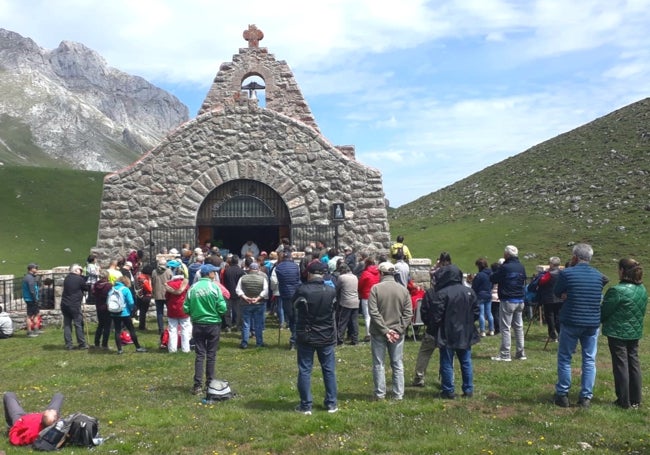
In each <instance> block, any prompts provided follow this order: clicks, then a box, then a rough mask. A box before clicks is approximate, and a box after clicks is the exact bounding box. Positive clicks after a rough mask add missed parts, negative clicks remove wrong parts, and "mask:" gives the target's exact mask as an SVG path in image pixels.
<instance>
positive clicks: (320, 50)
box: [0, 0, 650, 207]
mask: <svg viewBox="0 0 650 455" xmlns="http://www.w3.org/2000/svg"><path fill="white" fill-rule="evenodd" d="M248 24H256V25H257V26H258V28H260V29H261V30H262V31H263V32H264V34H265V37H264V39H263V40H262V41H261V42H260V46H262V47H267V48H268V49H269V52H271V53H273V54H274V55H275V56H276V58H277V59H279V60H286V62H287V63H288V64H289V65H290V66H291V68H292V70H293V72H294V75H295V77H296V79H297V82H298V84H299V85H300V87H301V89H302V92H303V95H304V96H305V98H306V99H307V102H308V103H309V105H310V107H311V109H312V111H313V113H314V115H315V117H316V121H317V122H318V124H319V126H320V128H321V131H322V133H323V134H324V136H325V137H326V138H327V139H329V140H330V141H331V142H332V143H333V144H335V145H348V144H351V145H355V147H356V156H357V159H358V160H359V161H361V162H362V163H364V164H366V165H369V166H372V167H374V168H377V169H379V170H380V171H381V172H382V173H383V177H384V190H385V192H386V197H387V198H388V199H389V200H390V203H391V206H393V207H397V206H399V205H402V204H405V203H407V202H410V201H413V200H415V199H417V198H418V197H420V196H424V195H426V194H429V193H431V192H433V191H435V190H437V189H440V188H442V187H445V186H447V185H450V184H452V183H454V182H456V181H458V180H460V179H462V178H464V177H467V176H469V175H470V174H472V173H474V172H477V171H480V170H482V169H483V168H485V167H486V166H489V165H491V164H494V163H497V162H499V161H501V160H503V159H505V158H507V157H509V156H512V155H516V154H518V153H520V152H523V151H525V150H526V149H528V148H529V147H531V146H533V145H535V144H538V143H539V142H542V141H544V140H547V139H550V138H552V137H554V136H557V135H558V134H561V133H563V132H566V131H569V130H571V129H573V128H576V127H578V126H580V125H583V124H585V123H587V122H589V121H591V120H594V119H596V118H598V117H600V116H602V115H605V114H607V113H609V112H611V111H613V110H615V109H618V108H620V107H623V106H625V105H627V104H630V103H632V102H635V101H638V100H641V99H643V98H646V97H648V96H649V95H650V33H649V32H648V30H650V0H629V1H623V0H607V1H603V0H572V1H566V0H541V1H525V0H521V1H507V0H463V1H460V0H459V1H424V0H400V1H399V2H396V1H384V0H372V1H371V0H322V1H311V2H306V1H304V0H287V1H284V0H274V1H268V0H267V1H265V2H262V1H258V0H247V1H245V2H233V1H231V0H182V1H180V0H179V1H174V0H165V1H163V0H160V1H156V0H137V1H134V0H112V1H110V2H106V1H99V0H96V1H95V0H48V1H45V0H44V1H37V0H0V27H3V28H6V29H9V30H12V31H15V32H17V33H20V34H21V35H23V36H26V37H30V38H32V39H33V40H34V41H35V42H36V43H37V44H38V45H40V46H41V47H43V48H46V49H52V48H55V47H57V46H58V44H59V43H60V42H61V41H62V40H70V41H77V42H80V43H83V44H85V45H86V46H88V47H89V48H91V49H93V50H95V51H97V52H98V53H100V54H101V55H102V56H103V57H104V58H105V59H106V61H107V62H108V64H109V65H110V66H112V67H115V68H118V69H120V70H122V71H126V72H128V73H131V74H136V75H139V76H142V77H144V78H146V79H147V80H149V81H151V82H153V83H154V84H156V85H158V86H160V87H162V88H164V89H166V90H169V91H170V92H172V93H174V94H175V95H176V96H177V97H178V98H179V99H180V100H181V101H182V102H184V103H185V104H186V105H187V106H188V107H189V109H190V117H194V116H195V115H196V112H197V110H198V108H199V106H200V104H201V102H202V101H203V98H204V97H205V95H206V93H207V91H208V89H209V87H210V84H211V82H212V79H213V77H214V75H215V74H216V73H217V71H218V69H219V66H220V64H221V63H222V62H226V61H230V60H231V59H232V56H233V54H236V53H237V52H238V50H239V48H240V47H246V45H247V43H246V42H245V41H244V40H243V38H242V32H243V30H244V29H246V28H247V27H248ZM576 172H579V170H576Z"/></svg>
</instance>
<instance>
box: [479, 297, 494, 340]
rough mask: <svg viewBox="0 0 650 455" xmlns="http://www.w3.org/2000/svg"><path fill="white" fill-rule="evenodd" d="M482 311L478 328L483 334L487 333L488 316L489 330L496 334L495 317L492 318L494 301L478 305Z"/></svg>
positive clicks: (489, 300)
mask: <svg viewBox="0 0 650 455" xmlns="http://www.w3.org/2000/svg"><path fill="white" fill-rule="evenodd" d="M478 309H479V311H480V313H479V315H478V326H479V328H480V330H481V332H485V318H486V316H487V322H488V330H489V331H491V332H494V317H492V300H491V299H488V300H485V301H483V302H479V303H478Z"/></svg>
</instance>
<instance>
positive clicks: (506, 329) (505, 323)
mask: <svg viewBox="0 0 650 455" xmlns="http://www.w3.org/2000/svg"><path fill="white" fill-rule="evenodd" d="M523 311H524V302H521V303H519V302H508V301H507V300H505V301H502V302H501V306H500V307H499V327H500V328H501V348H500V349H499V355H500V356H501V358H503V359H509V358H510V326H512V327H513V328H514V329H515V342H516V343H517V355H523V354H524V318H523Z"/></svg>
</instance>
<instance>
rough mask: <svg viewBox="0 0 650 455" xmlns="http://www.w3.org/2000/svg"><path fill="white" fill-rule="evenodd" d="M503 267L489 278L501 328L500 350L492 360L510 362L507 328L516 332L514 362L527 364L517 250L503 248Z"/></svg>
mask: <svg viewBox="0 0 650 455" xmlns="http://www.w3.org/2000/svg"><path fill="white" fill-rule="evenodd" d="M503 259H504V261H503V264H501V265H500V266H499V268H498V269H497V271H496V272H494V273H493V274H492V275H490V282H492V283H496V284H497V285H498V288H497V289H498V292H499V300H500V302H501V304H500V307H499V327H500V328H501V348H500V349H499V355H498V356H496V357H492V360H496V361H502V362H510V361H511V358H510V343H511V340H510V326H512V327H514V329H515V340H516V345H517V351H516V353H515V358H516V359H518V360H526V353H525V352H524V322H523V313H524V292H525V291H524V285H525V283H526V269H525V268H524V266H523V264H522V263H521V262H519V250H518V249H517V247H516V246H514V245H508V246H506V248H505V250H504V252H503Z"/></svg>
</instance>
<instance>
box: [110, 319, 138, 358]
mask: <svg viewBox="0 0 650 455" xmlns="http://www.w3.org/2000/svg"><path fill="white" fill-rule="evenodd" d="M113 324H115V346H117V350H118V351H121V350H122V339H121V338H120V333H122V327H125V328H126V329H127V330H128V331H129V335H131V339H132V340H133V344H134V345H135V348H136V349H138V348H139V347H140V343H138V335H137V334H136V333H135V327H133V320H131V317H130V316H129V317H113Z"/></svg>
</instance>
